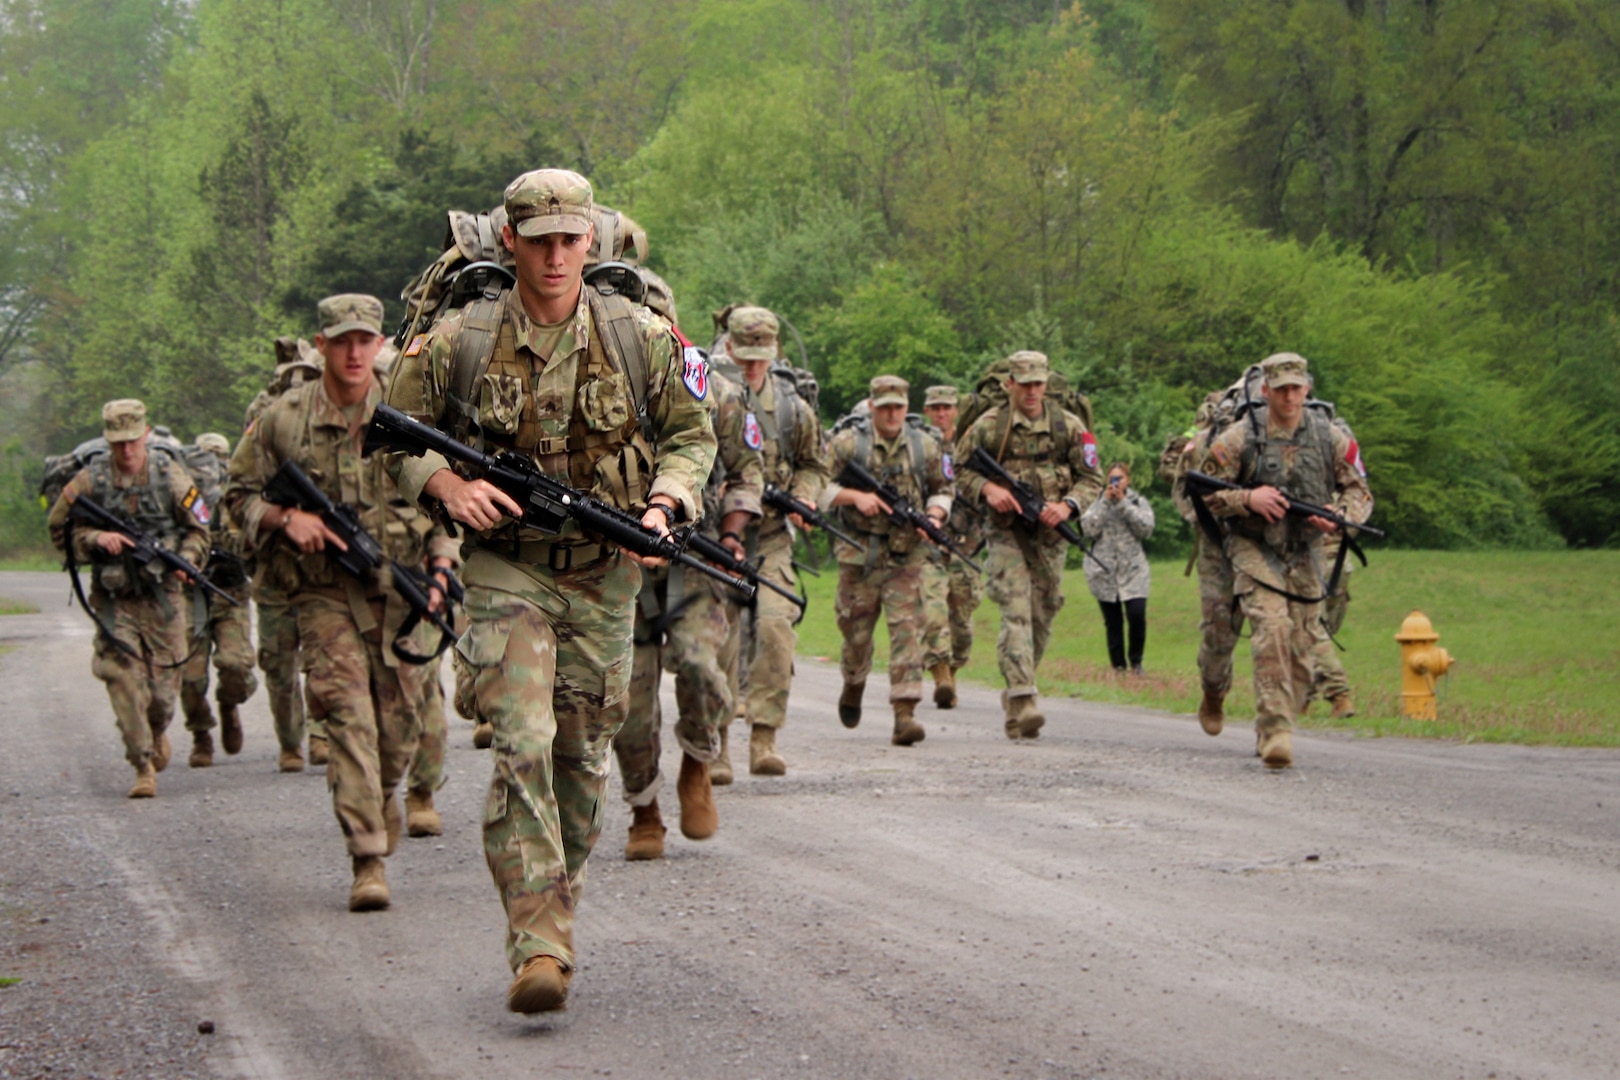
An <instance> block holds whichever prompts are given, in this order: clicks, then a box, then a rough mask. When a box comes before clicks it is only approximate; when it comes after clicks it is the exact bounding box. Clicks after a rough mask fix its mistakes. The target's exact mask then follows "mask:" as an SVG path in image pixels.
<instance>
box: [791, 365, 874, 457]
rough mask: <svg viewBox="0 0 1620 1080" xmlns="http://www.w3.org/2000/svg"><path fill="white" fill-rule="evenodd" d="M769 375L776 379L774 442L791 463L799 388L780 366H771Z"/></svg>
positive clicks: (797, 412) (797, 416)
mask: <svg viewBox="0 0 1620 1080" xmlns="http://www.w3.org/2000/svg"><path fill="white" fill-rule="evenodd" d="M771 376H772V378H774V379H775V380H776V442H777V445H779V446H780V447H781V448H782V457H783V459H784V460H786V461H787V462H788V463H789V464H793V444H794V443H795V442H796V441H797V440H796V439H795V436H796V435H797V434H798V430H799V404H798V403H799V401H800V398H799V389H798V386H797V385H796V384H795V383H794V381H793V378H792V377H791V376H790V375H788V374H787V373H785V372H783V371H782V370H781V369H780V368H772V369H771ZM863 464H864V463H863Z"/></svg>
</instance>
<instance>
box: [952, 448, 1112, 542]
mask: <svg viewBox="0 0 1620 1080" xmlns="http://www.w3.org/2000/svg"><path fill="white" fill-rule="evenodd" d="M962 467H963V468H964V469H972V470H973V471H974V472H976V473H978V474H979V475H980V476H982V477H984V478H985V479H986V480H990V481H993V482H995V483H997V484H1000V485H1001V486H1002V487H1004V488H1006V489H1007V490H1008V491H1010V492H1011V493H1012V497H1013V498H1014V499H1016V500H1018V518H1019V520H1020V521H1023V522H1024V523H1025V524H1026V525H1028V526H1030V528H1034V529H1038V528H1040V527H1041V511H1042V510H1045V509H1046V500H1045V499H1043V498H1041V494H1040V492H1038V491H1036V490H1035V489H1034V488H1032V487H1030V486H1029V485H1028V484H1026V483H1024V482H1023V481H1022V480H1019V479H1018V478H1017V477H1015V476H1013V474H1012V473H1010V472H1008V471H1007V470H1006V468H1005V467H1004V466H1003V465H1002V464H1001V462H999V461H997V460H996V459H995V458H993V457H991V456H990V451H988V450H986V449H985V448H984V447H982V446H980V447H976V448H975V449H974V451H973V453H971V454H969V455H968V459H967V460H966V461H964V462H962ZM1057 534H1058V535H1059V536H1061V537H1063V539H1065V540H1067V541H1068V542H1069V543H1071V544H1073V545H1074V546H1075V547H1077V548H1079V549H1080V550H1081V551H1082V552H1084V553H1085V557H1086V558H1088V559H1090V560H1091V561H1092V562H1094V563H1096V564H1097V565H1098V566H1100V567H1102V570H1103V573H1105V574H1112V573H1113V572H1114V571H1113V570H1112V569H1111V568H1110V567H1109V566H1108V564H1107V563H1105V562H1103V561H1102V560H1101V559H1099V558H1097V556H1095V555H1093V554H1092V553H1091V548H1090V547H1088V546H1087V545H1086V539H1085V537H1083V536H1081V535H1080V530H1079V529H1077V528H1075V527H1074V525H1073V524H1071V523H1070V522H1067V521H1060V522H1058V525H1057Z"/></svg>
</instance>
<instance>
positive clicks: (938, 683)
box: [933, 662, 956, 709]
mask: <svg viewBox="0 0 1620 1080" xmlns="http://www.w3.org/2000/svg"><path fill="white" fill-rule="evenodd" d="M933 676H934V704H935V705H936V706H938V707H939V708H941V709H954V708H956V672H955V671H954V670H953V669H952V668H951V665H949V664H947V663H943V662H942V663H938V664H935V665H934V670H933Z"/></svg>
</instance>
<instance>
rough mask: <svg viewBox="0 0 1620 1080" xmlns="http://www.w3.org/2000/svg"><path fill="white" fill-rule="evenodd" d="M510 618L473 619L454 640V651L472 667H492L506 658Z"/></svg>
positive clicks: (510, 625) (510, 628) (510, 627)
mask: <svg viewBox="0 0 1620 1080" xmlns="http://www.w3.org/2000/svg"><path fill="white" fill-rule="evenodd" d="M511 636H512V620H511V619H474V620H473V622H472V625H470V626H468V627H467V632H466V633H465V634H462V635H461V638H460V640H459V641H457V642H456V653H457V654H458V655H459V656H460V657H461V658H462V659H463V660H465V661H466V662H467V664H468V665H469V666H470V667H472V668H475V669H476V668H487V667H494V666H495V665H497V664H499V663H500V662H501V661H502V660H503V659H505V658H506V643H507V641H508V639H510V638H511Z"/></svg>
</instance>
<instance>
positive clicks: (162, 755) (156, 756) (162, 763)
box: [152, 731, 173, 772]
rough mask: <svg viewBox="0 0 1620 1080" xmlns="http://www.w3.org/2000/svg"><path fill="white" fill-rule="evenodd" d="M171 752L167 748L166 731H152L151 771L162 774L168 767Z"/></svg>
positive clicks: (167, 737)
mask: <svg viewBox="0 0 1620 1080" xmlns="http://www.w3.org/2000/svg"><path fill="white" fill-rule="evenodd" d="M172 752H173V750H172V748H171V747H170V746H169V733H168V732H167V731H154V732H153V733H152V771H153V772H162V771H163V770H164V769H167V768H168V767H169V755H170V754H171V753H172Z"/></svg>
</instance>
